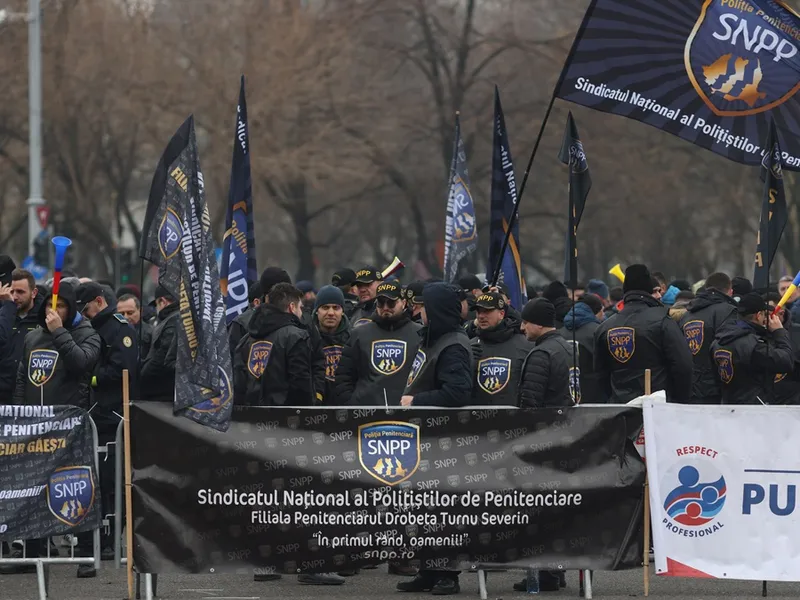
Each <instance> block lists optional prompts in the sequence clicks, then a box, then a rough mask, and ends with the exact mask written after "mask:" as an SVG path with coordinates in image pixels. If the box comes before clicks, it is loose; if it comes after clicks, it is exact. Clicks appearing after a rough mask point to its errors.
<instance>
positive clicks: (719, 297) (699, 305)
mask: <svg viewBox="0 0 800 600" xmlns="http://www.w3.org/2000/svg"><path fill="white" fill-rule="evenodd" d="M730 319H734V320H735V319H736V303H735V302H734V300H733V298H731V297H729V296H726V295H725V294H723V293H722V292H718V291H717V290H715V289H709V290H706V291H703V292H698V294H697V298H695V299H694V300H692V302H691V303H690V304H689V306H688V308H687V311H686V314H685V315H683V317H682V318H681V320H680V326H681V329H682V330H683V334H684V335H685V336H686V341H687V342H688V344H689V350H690V351H691V353H692V359H693V361H694V369H693V371H692V396H691V403H692V404H719V403H720V402H721V401H722V400H721V393H722V391H721V390H720V383H719V378H718V377H717V367H716V365H715V364H714V360H713V358H712V357H711V344H712V343H713V341H714V338H716V336H717V332H718V331H719V330H720V328H721V327H722V325H723V324H725V323H726V322H727V321H728V320H730Z"/></svg>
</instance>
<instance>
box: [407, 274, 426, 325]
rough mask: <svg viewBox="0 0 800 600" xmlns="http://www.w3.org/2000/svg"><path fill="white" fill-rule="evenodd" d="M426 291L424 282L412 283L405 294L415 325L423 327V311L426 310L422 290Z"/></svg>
mask: <svg viewBox="0 0 800 600" xmlns="http://www.w3.org/2000/svg"><path fill="white" fill-rule="evenodd" d="M423 289H425V282H424V281H412V282H411V283H409V284H408V285H407V286H406V288H405V290H404V292H405V299H406V304H407V309H408V313H409V315H411V320H412V321H414V323H419V324H420V325H422V311H424V310H425V306H424V301H423V296H422V290H423Z"/></svg>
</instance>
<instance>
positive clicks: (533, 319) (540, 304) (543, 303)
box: [522, 298, 556, 327]
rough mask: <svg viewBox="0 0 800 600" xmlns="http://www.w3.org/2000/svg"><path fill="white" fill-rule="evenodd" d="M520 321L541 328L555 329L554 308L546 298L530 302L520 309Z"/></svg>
mask: <svg viewBox="0 0 800 600" xmlns="http://www.w3.org/2000/svg"><path fill="white" fill-rule="evenodd" d="M522 320H523V321H527V322H528V323H533V324H534V325H541V326H542V327H555V326H556V307H555V306H553V303H552V302H550V300H548V299H547V298H536V299H535V300H530V301H529V302H528V303H527V304H526V305H525V306H524V307H523V308H522Z"/></svg>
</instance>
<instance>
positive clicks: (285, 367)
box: [233, 304, 314, 406]
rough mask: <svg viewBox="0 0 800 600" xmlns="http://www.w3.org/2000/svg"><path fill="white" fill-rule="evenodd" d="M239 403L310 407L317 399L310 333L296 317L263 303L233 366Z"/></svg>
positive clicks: (237, 352) (252, 319) (235, 390)
mask: <svg viewBox="0 0 800 600" xmlns="http://www.w3.org/2000/svg"><path fill="white" fill-rule="evenodd" d="M233 381H234V398H235V402H236V404H239V405H248V406H310V405H312V404H313V400H314V389H313V388H314V386H313V382H312V378H311V345H310V343H309V337H308V332H307V331H306V330H305V329H303V326H302V324H301V323H300V320H299V319H298V318H297V317H296V316H295V315H293V314H291V313H287V312H283V311H280V310H278V309H277V308H276V307H274V306H271V305H269V304H262V305H260V306H259V307H258V308H256V309H255V311H254V312H253V317H252V318H251V319H250V323H249V324H248V329H247V335H246V336H244V338H242V341H241V342H240V343H239V346H238V347H237V348H236V354H235V359H234V363H233Z"/></svg>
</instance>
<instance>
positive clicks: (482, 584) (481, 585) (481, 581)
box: [478, 569, 489, 600]
mask: <svg viewBox="0 0 800 600" xmlns="http://www.w3.org/2000/svg"><path fill="white" fill-rule="evenodd" d="M478 589H479V590H480V591H481V600H486V599H487V598H488V597H489V596H488V594H487V592H486V571H484V570H483V569H478Z"/></svg>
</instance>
